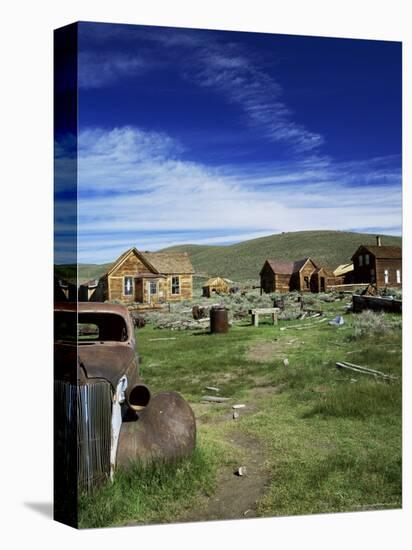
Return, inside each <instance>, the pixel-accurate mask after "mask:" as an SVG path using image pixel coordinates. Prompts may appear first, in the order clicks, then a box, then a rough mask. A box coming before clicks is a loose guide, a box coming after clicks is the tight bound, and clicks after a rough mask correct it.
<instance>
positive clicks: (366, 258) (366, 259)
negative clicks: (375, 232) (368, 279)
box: [365, 254, 369, 265]
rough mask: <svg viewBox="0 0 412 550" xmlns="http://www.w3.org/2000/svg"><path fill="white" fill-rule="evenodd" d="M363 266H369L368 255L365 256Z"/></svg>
mask: <svg viewBox="0 0 412 550" xmlns="http://www.w3.org/2000/svg"><path fill="white" fill-rule="evenodd" d="M365 265H369V254H365Z"/></svg>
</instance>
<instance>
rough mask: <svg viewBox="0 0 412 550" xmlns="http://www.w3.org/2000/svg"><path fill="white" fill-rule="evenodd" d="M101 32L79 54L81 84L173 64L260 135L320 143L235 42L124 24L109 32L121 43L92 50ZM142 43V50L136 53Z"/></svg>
mask: <svg viewBox="0 0 412 550" xmlns="http://www.w3.org/2000/svg"><path fill="white" fill-rule="evenodd" d="M101 32H102V30H101V29H99V30H98V35H97V36H99V37H100V41H98V42H97V43H95V44H94V46H93V48H91V49H90V48H89V49H87V50H85V51H83V52H82V53H81V54H80V56H79V86H80V87H81V88H97V87H102V86H106V85H109V84H111V83H112V82H114V81H115V80H116V79H118V78H121V77H124V76H127V75H132V76H135V75H136V74H140V73H143V72H146V71H150V70H151V69H152V68H153V67H156V68H158V67H159V66H163V67H167V68H169V69H170V67H173V68H174V70H175V71H176V72H177V73H178V74H180V76H181V77H183V78H184V79H186V80H187V81H190V83H191V84H195V85H197V86H201V87H206V88H209V89H211V90H213V91H214V92H216V93H218V94H220V95H221V97H222V98H224V99H225V100H226V101H228V102H230V103H232V104H234V105H237V106H238V108H239V115H243V117H244V121H245V124H246V125H248V126H249V127H252V128H253V129H255V130H257V131H260V132H261V134H262V137H264V138H265V139H268V140H269V141H271V142H274V143H279V142H282V143H286V144H287V145H288V146H290V148H291V149H292V150H294V151H296V152H308V151H314V150H317V149H318V148H319V147H320V146H321V145H322V144H323V143H324V137H323V136H322V135H321V134H320V133H318V132H314V131H311V130H310V129H308V128H306V127H305V126H304V125H303V124H301V123H299V121H298V120H297V115H296V114H295V113H293V111H292V109H291V108H290V106H288V105H287V102H286V100H285V98H284V97H285V94H284V90H283V88H282V86H281V84H280V83H279V82H278V81H276V80H275V79H274V78H273V77H272V76H270V74H269V73H268V72H267V71H265V69H264V68H263V67H260V66H259V61H258V59H257V57H256V56H255V55H254V54H253V52H245V51H244V49H243V48H242V47H241V46H240V44H236V43H233V42H232V43H230V44H229V43H227V42H225V43H223V42H221V41H219V39H217V38H216V35H215V34H213V33H207V32H206V33H205V32H202V31H195V30H186V31H183V30H180V31H179V30H176V29H164V31H163V32H153V29H150V28H142V29H140V30H139V32H137V31H135V30H134V31H132V30H131V29H130V28H126V27H125V28H120V29H117V30H116V29H115V28H113V29H112V31H111V32H112V36H115V37H116V38H117V40H118V44H122V45H123V48H122V49H121V50H120V49H119V50H118V51H111V52H109V53H107V52H104V51H99V50H98V49H97V48H98V47H99V44H101V43H104V38H105V34H104V33H103V34H101ZM105 32H106V30H105ZM113 33H114V34H113ZM137 38H138V39H139V40H140V42H139V41H138V42H136V39H137ZM127 41H128V42H127ZM126 43H128V44H129V47H131V50H130V51H131V53H130V55H126V54H125V53H124V45H125V44H126ZM139 44H140V48H139ZM142 44H144V55H143V54H141V53H139V55H138V54H137V52H139V49H141V47H142Z"/></svg>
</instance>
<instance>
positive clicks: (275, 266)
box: [266, 258, 317, 275]
mask: <svg viewBox="0 0 412 550" xmlns="http://www.w3.org/2000/svg"><path fill="white" fill-rule="evenodd" d="M308 260H311V258H303V260H298V261H296V262H288V261H285V260H276V259H274V260H270V259H269V260H266V263H268V264H269V265H270V267H271V269H272V271H273V273H279V274H280V275H292V273H298V272H299V271H300V270H301V269H302V267H303V266H304V265H305V264H306V262H307V261H308ZM311 261H312V262H313V265H314V266H315V268H316V267H317V265H316V264H315V262H314V261H313V260H311Z"/></svg>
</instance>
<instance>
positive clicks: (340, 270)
mask: <svg viewBox="0 0 412 550" xmlns="http://www.w3.org/2000/svg"><path fill="white" fill-rule="evenodd" d="M351 271H353V263H352V262H351V263H350V264H341V265H338V267H337V268H336V269H335V270H334V271H333V274H334V275H335V277H341V276H342V275H345V274H346V273H350V272H351Z"/></svg>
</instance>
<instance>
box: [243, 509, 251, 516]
mask: <svg viewBox="0 0 412 550" xmlns="http://www.w3.org/2000/svg"><path fill="white" fill-rule="evenodd" d="M251 511H252V510H250V508H249V509H248V510H245V511H244V512H243V515H244V516H247V515H248V513H249V512H251Z"/></svg>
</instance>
